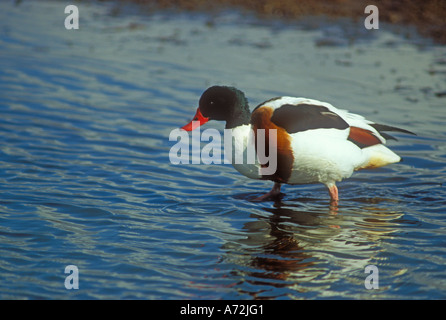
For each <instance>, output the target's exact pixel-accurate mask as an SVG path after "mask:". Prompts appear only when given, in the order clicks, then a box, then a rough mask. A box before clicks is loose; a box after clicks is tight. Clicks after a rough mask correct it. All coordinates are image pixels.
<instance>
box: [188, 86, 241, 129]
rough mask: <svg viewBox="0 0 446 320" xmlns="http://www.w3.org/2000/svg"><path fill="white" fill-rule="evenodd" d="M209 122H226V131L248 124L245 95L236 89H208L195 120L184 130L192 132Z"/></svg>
mask: <svg viewBox="0 0 446 320" xmlns="http://www.w3.org/2000/svg"><path fill="white" fill-rule="evenodd" d="M209 120H221V121H226V129H232V128H235V127H237V126H239V125H243V124H248V123H249V122H250V111H249V107H248V101H247V100H246V98H245V95H244V93H243V92H242V91H240V90H238V89H236V88H234V87H226V86H213V87H210V88H208V89H207V90H206V91H205V92H203V94H202V95H201V98H200V101H199V103H198V109H197V112H196V114H195V116H194V118H193V119H192V121H191V122H190V123H188V124H187V125H185V126H184V127H182V129H183V130H186V131H192V130H194V129H196V128H198V127H199V126H201V125H203V124H205V123H206V122H208V121H209Z"/></svg>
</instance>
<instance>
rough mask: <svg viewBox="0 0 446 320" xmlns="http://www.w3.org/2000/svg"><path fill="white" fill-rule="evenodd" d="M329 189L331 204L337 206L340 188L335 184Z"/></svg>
mask: <svg viewBox="0 0 446 320" xmlns="http://www.w3.org/2000/svg"><path fill="white" fill-rule="evenodd" d="M327 187H328V193H329V194H330V204H331V205H334V206H337V205H338V201H339V194H338V187H336V185H335V184H334V183H333V184H330V185H327Z"/></svg>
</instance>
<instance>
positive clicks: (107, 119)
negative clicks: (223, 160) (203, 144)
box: [0, 1, 446, 299]
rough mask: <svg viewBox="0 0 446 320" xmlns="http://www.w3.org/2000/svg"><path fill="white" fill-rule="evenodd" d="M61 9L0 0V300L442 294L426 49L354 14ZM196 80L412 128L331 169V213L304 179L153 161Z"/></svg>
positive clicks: (323, 196)
mask: <svg viewBox="0 0 446 320" xmlns="http://www.w3.org/2000/svg"><path fill="white" fill-rule="evenodd" d="M78 7H79V12H80V29H79V30H66V29H65V28H64V19H65V17H66V16H67V15H66V14H64V8H65V4H64V3H58V2H46V1H39V2H38V3H37V2H35V1H23V2H19V4H18V5H14V4H13V2H12V1H9V2H1V4H0V12H1V13H0V48H1V49H0V57H1V59H0V112H1V117H0V134H1V137H2V139H1V143H0V168H1V170H0V192H1V198H0V257H1V259H0V298H2V299H22V298H24V299H42V298H43V299H131V298H137V299H139V298H142V299H254V298H255V299H320V298H336V299H339V298H341V299H343V298H347V299H350V298H353V299H357V298H361V299H376V298H379V299H386V298H392V299H421V298H422V299H444V298H446V274H445V265H446V238H445V236H446V218H445V214H446V192H445V187H444V178H445V173H446V172H445V164H446V144H445V141H446V134H445V129H444V128H445V126H444V124H445V121H446V110H445V104H446V98H445V96H446V82H445V80H446V48H445V47H442V46H436V45H434V44H432V43H431V42H430V41H429V40H427V39H422V38H419V37H418V36H417V35H416V34H415V33H414V31H413V30H411V29H403V28H400V29H399V30H398V29H397V30H395V28H394V27H391V26H389V25H385V24H381V25H380V29H379V30H366V29H365V28H364V27H363V25H362V21H359V22H358V23H356V22H355V23H354V22H351V21H349V20H338V21H330V20H328V19H325V20H324V19H320V18H318V19H311V18H308V19H305V20H304V21H301V22H299V23H296V24H291V25H285V24H283V23H280V22H277V21H271V22H265V21H260V20H257V19H255V18H253V17H249V16H245V15H241V14H239V13H234V12H224V13H220V14H214V15H204V14H192V13H187V14H186V13H183V14H181V13H173V12H161V13H160V12H155V13H148V14H146V13H142V14H140V13H139V8H138V7H133V6H122V7H121V8H120V9H119V10H117V9H116V7H113V6H109V5H107V4H100V5H99V4H94V3H90V4H88V3H84V2H82V3H79V5H78ZM212 84H230V85H236V86H237V87H239V88H240V89H242V90H243V91H245V93H246V94H247V96H248V98H249V100H250V103H251V107H254V106H255V105H256V104H257V103H260V102H262V101H263V100H266V99H268V98H271V97H274V96H278V95H295V96H306V97H309V98H316V99H320V100H325V101H328V102H330V103H332V104H334V105H335V106H338V107H341V108H344V109H349V110H351V111H353V112H355V113H360V114H363V115H364V116H366V117H368V118H370V119H371V120H374V121H377V122H384V123H387V124H390V125H395V126H400V127H403V128H406V129H409V130H411V131H414V132H416V133H417V136H400V135H399V136H398V138H399V141H398V142H393V141H391V142H390V145H391V148H392V149H393V150H395V151H397V152H398V153H399V154H400V155H401V156H402V157H403V158H404V162H402V163H399V164H395V165H391V166H388V167H385V168H382V169H378V170H374V171H362V172H357V173H355V174H354V176H353V177H352V178H351V179H349V180H346V181H344V182H342V183H340V184H339V190H340V197H341V202H340V206H339V209H338V210H337V212H333V211H332V210H330V208H329V205H328V195H327V192H326V190H325V187H324V186H322V185H308V186H285V187H284V188H283V189H284V193H285V195H284V197H283V199H282V200H281V201H278V202H275V203H274V202H271V201H270V202H262V203H255V202H251V201H250V199H252V198H253V197H254V196H258V195H260V194H262V193H265V192H266V191H268V190H269V189H270V187H271V183H269V182H262V181H253V180H249V179H248V178H245V177H243V176H241V175H240V174H238V173H237V172H236V171H235V170H234V169H233V168H232V167H231V166H230V165H204V164H199V165H192V164H191V165H173V164H171V163H170V162H169V150H170V148H171V147H172V146H173V144H174V143H175V142H172V141H169V134H170V132H171V130H173V129H174V128H177V127H179V126H182V125H184V124H186V123H187V122H188V121H189V120H190V119H191V117H192V116H193V113H194V111H195V109H196V104H197V100H198V98H199V96H200V94H201V92H202V91H203V90H204V89H205V88H206V87H207V86H210V85H212ZM206 127H207V128H209V127H216V128H219V129H222V128H223V127H222V124H220V123H214V124H209V125H207V126H206ZM68 265H75V266H77V268H78V270H79V289H77V290H76V289H72V290H67V289H66V288H65V286H64V281H65V278H66V277H67V275H68V274H65V273H64V270H65V267H66V266H68ZM367 265H375V266H377V267H378V270H379V288H378V289H371V290H367V289H366V288H365V285H364V281H365V279H366V277H367V276H368V274H366V273H365V272H364V270H365V267H366V266H367Z"/></svg>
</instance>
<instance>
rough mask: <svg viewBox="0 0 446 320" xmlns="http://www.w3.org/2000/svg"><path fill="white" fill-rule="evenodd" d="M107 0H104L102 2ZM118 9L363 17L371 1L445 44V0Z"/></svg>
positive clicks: (146, 2) (249, 1) (229, 0)
mask: <svg viewBox="0 0 446 320" xmlns="http://www.w3.org/2000/svg"><path fill="white" fill-rule="evenodd" d="M105 1H107V0H104V2H105ZM114 2H115V3H116V5H117V10H119V6H120V5H122V4H125V3H129V2H131V3H137V4H139V5H142V6H143V11H144V10H147V11H150V12H153V10H157V9H174V10H180V11H207V12H217V11H218V10H222V9H228V8H234V9H239V10H242V11H246V12H253V13H255V14H257V15H258V16H259V17H260V18H263V19H281V20H284V21H292V20H298V19H299V18H301V17H304V16H308V15H326V16H329V17H334V18H340V17H350V18H353V19H365V17H366V16H367V14H366V13H364V9H365V7H366V6H367V5H370V4H373V5H375V6H377V7H378V9H379V21H380V22H387V23H391V24H395V25H399V26H405V25H407V26H415V27H416V28H417V30H418V32H419V33H420V34H421V35H423V36H426V37H429V38H432V39H433V40H434V41H435V42H437V43H440V44H446V20H445V19H444V17H445V16H446V1H444V0H426V1H414V0H385V1H384V0H375V1H364V0H318V1H310V0H301V1H296V0H244V1H240V0H213V1H205V0H176V1H174V0H115V1H114Z"/></svg>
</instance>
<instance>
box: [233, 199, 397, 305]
mask: <svg viewBox="0 0 446 320" xmlns="http://www.w3.org/2000/svg"><path fill="white" fill-rule="evenodd" d="M300 200H301V199H300ZM378 202H379V201H378ZM261 209H262V210H261V211H258V212H257V213H255V214H252V215H251V217H252V218H254V220H252V221H249V222H246V223H245V224H244V228H243V229H244V230H245V231H246V238H244V239H240V240H239V241H238V242H239V245H240V247H239V249H238V250H236V251H237V253H238V254H240V253H242V255H241V256H240V255H238V259H240V257H243V259H240V260H239V261H238V262H239V263H240V264H242V265H243V268H241V270H243V271H238V272H237V273H239V274H240V275H242V277H243V281H242V282H241V283H240V286H241V287H243V289H242V288H240V291H241V292H243V293H245V294H249V295H252V296H253V297H254V298H256V299H261V298H277V297H278V296H281V295H285V296H293V297H294V296H295V295H296V291H302V292H306V291H308V290H315V289H317V288H319V289H318V290H322V291H324V290H325V291H326V290H327V288H329V287H330V286H331V284H333V283H335V282H336V281H338V280H339V279H346V281H347V283H351V284H352V285H358V286H362V288H363V287H364V286H363V281H364V268H365V266H367V265H368V264H370V263H371V261H372V260H373V259H374V258H376V257H377V256H378V254H379V253H380V252H381V251H382V250H383V249H382V247H381V245H380V243H381V238H382V237H385V236H389V234H391V233H392V232H394V231H395V230H396V229H397V224H398V219H399V218H400V217H401V215H402V214H401V213H396V212H388V211H386V210H384V209H383V208H380V207H379V206H374V205H372V206H365V207H362V208H357V207H356V208H355V207H353V206H352V207H350V208H349V207H345V208H343V207H341V208H340V209H339V211H338V214H337V215H333V212H332V210H331V208H329V207H327V206H320V207H316V206H315V205H314V202H312V204H311V207H306V206H305V205H303V204H302V202H299V201H287V202H286V203H284V202H282V201H281V200H277V201H276V202H275V203H274V205H273V206H272V207H262V208H261ZM239 250H241V251H242V252H240V251H239ZM381 259H382V258H381ZM246 267H248V268H246ZM245 287H248V288H249V289H246V288H245ZM277 290H279V291H277Z"/></svg>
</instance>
